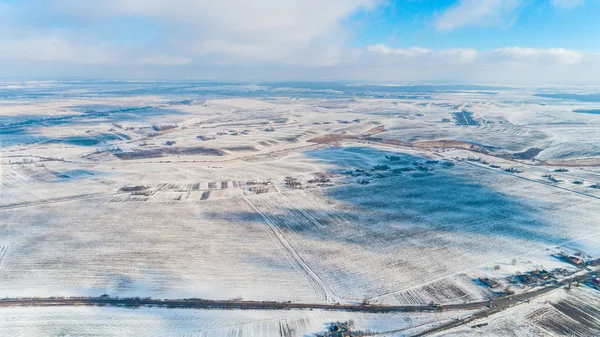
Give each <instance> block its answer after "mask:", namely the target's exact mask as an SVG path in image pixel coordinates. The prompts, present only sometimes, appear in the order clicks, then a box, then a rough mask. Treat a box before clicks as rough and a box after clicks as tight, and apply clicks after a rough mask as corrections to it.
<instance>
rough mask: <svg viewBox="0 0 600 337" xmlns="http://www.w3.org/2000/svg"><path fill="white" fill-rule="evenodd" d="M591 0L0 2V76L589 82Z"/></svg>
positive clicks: (593, 30) (594, 34) (594, 25)
mask: <svg viewBox="0 0 600 337" xmlns="http://www.w3.org/2000/svg"><path fill="white" fill-rule="evenodd" d="M598 18H600V0H439V1H435V0H211V1H209V0H168V1H167V0H0V78H6V79H10V78H19V79H45V78H55V79H68V78H73V79H85V78H90V79H92V78H94V79H95V78H98V79H190V80H191V79H198V80H223V81H231V80H237V81H260V80H269V81H271V80H282V81H289V80H300V81H318V80H339V81H359V82H369V83H414V82H419V83H486V84H488V83H494V84H533V85H547V84H600V83H598V82H599V81H600V80H599V79H600V38H598V37H599V36H600V20H599V19H598Z"/></svg>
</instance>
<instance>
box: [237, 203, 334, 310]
mask: <svg viewBox="0 0 600 337" xmlns="http://www.w3.org/2000/svg"><path fill="white" fill-rule="evenodd" d="M243 199H244V201H245V202H246V203H247V204H248V205H249V206H250V207H251V208H252V209H253V210H254V211H255V212H256V213H258V214H260V216H261V217H262V218H263V220H264V222H265V223H266V224H267V226H268V227H269V229H270V230H271V232H272V234H273V236H274V237H275V238H276V239H277V242H278V243H279V245H280V246H281V247H282V248H283V250H284V251H285V252H286V253H287V255H288V256H289V257H290V260H291V261H292V262H293V263H294V266H295V267H296V268H298V269H299V270H301V271H302V272H304V274H306V275H307V276H308V277H309V279H310V280H311V281H312V282H311V283H313V285H315V286H316V287H317V288H318V289H319V292H321V293H322V294H323V297H325V299H326V301H327V302H329V303H335V302H338V297H337V296H335V295H334V294H333V292H332V291H331V289H330V288H329V286H328V285H327V284H326V283H325V282H324V281H323V280H322V279H321V278H320V277H319V275H317V273H315V272H314V270H312V268H311V267H310V266H309V265H308V263H306V261H304V259H303V258H302V257H301V256H300V254H298V251H296V249H295V248H294V247H292V245H291V244H290V242H289V241H288V240H287V239H286V237H285V236H284V235H283V233H282V232H281V230H280V229H279V227H278V226H277V223H275V221H273V219H272V218H270V217H269V216H268V215H267V214H266V213H265V212H263V211H262V210H260V209H259V208H258V207H256V206H255V205H254V204H253V203H252V202H251V201H250V200H249V199H248V198H247V197H245V196H244V197H243Z"/></svg>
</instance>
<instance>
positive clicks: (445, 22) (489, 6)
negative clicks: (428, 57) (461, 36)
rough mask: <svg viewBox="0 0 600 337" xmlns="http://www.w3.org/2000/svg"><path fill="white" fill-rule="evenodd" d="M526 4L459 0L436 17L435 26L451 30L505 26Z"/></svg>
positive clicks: (514, 0)
mask: <svg viewBox="0 0 600 337" xmlns="http://www.w3.org/2000/svg"><path fill="white" fill-rule="evenodd" d="M526 5H527V1H524V0H459V1H458V2H457V3H456V4H455V5H454V6H452V7H450V8H449V9H447V10H446V11H445V12H443V13H442V14H441V15H440V16H439V17H438V18H437V20H436V21H435V27H436V28H437V29H438V30H441V31H451V30H454V29H456V28H460V27H466V26H483V27H490V26H506V25H510V24H512V23H513V22H514V20H516V18H517V17H518V14H519V12H520V11H521V9H523V7H524V6H526Z"/></svg>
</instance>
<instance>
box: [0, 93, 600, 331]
mask: <svg viewBox="0 0 600 337" xmlns="http://www.w3.org/2000/svg"><path fill="white" fill-rule="evenodd" d="M65 85H66V86H67V87H69V86H73V87H77V85H78V84H72V83H67V84H65ZM103 85H109V84H103ZM110 85H111V86H114V87H110V88H111V89H114V90H113V91H111V92H112V93H110V94H106V93H104V91H103V90H105V89H107V88H102V87H95V86H94V85H91V86H90V87H86V88H87V89H86V90H87V91H85V90H84V91H82V93H81V94H80V95H79V96H78V97H76V98H73V97H71V96H69V95H65V94H64V92H63V91H62V90H63V89H62V88H56V89H55V91H54V92H53V94H52V95H49V96H48V97H46V98H45V99H44V100H39V99H37V98H35V95H34V94H35V91H32V92H30V91H28V90H34V89H23V90H24V91H23V92H21V93H17V94H15V93H14V92H12V91H11V93H10V94H8V93H7V94H6V95H5V96H0V97H2V100H0V111H2V112H3V114H2V119H1V120H0V142H1V143H0V144H1V145H2V147H1V148H0V150H1V152H0V156H1V157H0V160H1V161H2V162H1V164H2V165H1V166H0V167H1V171H0V174H1V177H2V179H1V181H0V183H1V187H0V297H6V298H19V297H53V296H65V297H69V296H101V295H103V294H106V295H108V296H112V297H140V298H146V297H151V298H161V299H185V298H201V299H207V300H217V301H218V300H238V301H277V302H281V303H287V302H290V303H313V304H327V305H335V304H336V303H339V304H344V305H353V304H363V305H369V304H371V305H383V306H403V305H421V306H422V305H430V304H434V305H461V304H469V303H474V302H481V303H485V301H488V300H492V299H498V298H503V297H504V296H510V294H522V293H527V292H528V291H532V290H533V289H537V288H536V287H544V286H548V285H550V284H552V282H562V281H563V280H565V279H566V278H568V277H572V275H580V274H581V273H583V271H585V270H588V269H589V271H595V270H596V268H597V267H598V264H597V261H600V231H599V229H598V228H599V227H598V225H599V222H598V221H599V220H598V216H597V215H598V206H599V203H600V189H598V188H596V187H594V186H598V185H599V184H600V169H599V167H598V164H600V162H599V160H600V148H598V144H600V133H599V132H598V130H599V129H598V123H600V120H597V118H598V116H596V115H594V114H591V113H577V112H574V111H578V110H581V111H583V110H585V111H587V110H590V109H594V108H595V107H594V106H593V103H590V102H570V101H556V102H554V101H552V98H551V97H547V96H539V95H536V94H537V93H536V92H535V91H534V90H533V89H532V90H529V91H528V90H524V89H522V88H520V89H514V88H506V89H499V90H498V92H497V93H494V94H486V93H485V92H484V93H482V92H470V91H465V92H463V93H461V94H460V95H459V94H456V93H454V92H444V91H443V90H442V91H439V89H436V90H434V91H428V89H426V88H425V89H422V90H425V91H424V92H423V93H422V94H421V95H416V96H415V95H411V97H410V98H406V97H395V96H393V95H392V94H390V93H389V92H388V94H389V96H386V97H384V98H382V95H378V94H374V93H373V92H371V91H369V92H367V91H365V92H360V93H357V92H355V91H354V89H352V90H350V89H349V91H348V92H343V91H341V92H339V93H331V92H330V91H323V92H321V91H314V92H311V93H310V94H307V92H305V91H298V92H295V91H293V90H288V91H285V94H284V93H283V92H282V91H281V90H280V89H281V88H279V89H278V88H272V90H269V89H264V90H262V91H256V92H254V91H244V92H245V94H244V95H241V94H240V93H239V92H238V91H234V92H231V91H229V89H227V88H225V87H223V88H221V87H219V86H216V87H213V86H212V85H211V86H209V85H208V84H202V83H197V84H194V85H193V86H192V87H193V88H194V89H193V90H192V89H190V90H186V91H178V89H177V88H178V87H177V85H176V84H169V83H165V84H163V85H164V86H169V85H172V86H173V88H172V90H168V91H163V90H164V87H162V86H160V88H158V87H157V88H156V89H152V86H151V85H150V86H149V89H145V90H147V91H146V92H144V93H143V94H139V95H133V94H129V93H126V94H121V93H120V94H117V93H116V92H119V90H118V89H119V88H122V87H120V86H123V87H129V86H130V85H131V84H126V85H125V84H119V83H114V84H110ZM244 88H245V87H244ZM240 90H242V89H240ZM244 90H246V89H244ZM378 90H382V91H385V90H388V89H386V88H385V87H382V88H379V89H378ZM0 92H1V91H0ZM99 92H102V94H99ZM215 92H217V93H218V94H215ZM515 102H519V103H518V104H517V103H515ZM522 102H524V103H522ZM457 111H460V113H459V112H457ZM584 135H585V136H584ZM584 138H585V139H584ZM584 140H585V141H584ZM582 142H583V143H582ZM582 144H583V145H582ZM575 182H577V183H575ZM524 275H526V276H524ZM563 292H564V290H562V289H556V290H555V291H554V292H552V293H550V294H544V295H543V296H544V297H540V300H539V301H540V302H539V303H538V302H535V303H538V304H539V305H538V304H535V303H534V304H535V305H533V304H532V305H529V304H527V305H526V306H518V307H515V308H511V309H508V311H506V313H504V312H503V313H498V314H495V316H493V317H492V319H491V320H490V321H489V326H488V327H487V328H486V329H491V330H481V331H488V332H489V333H490V334H491V333H496V334H499V335H502V333H507V331H508V332H510V333H512V332H513V330H514V333H515V334H522V335H527V333H528V332H531V331H538V332H539V331H542V332H547V333H549V334H555V335H560V334H564V333H571V334H574V335H578V336H586V335H593V334H594V333H596V332H598V331H600V326H598V325H597V324H596V323H595V320H597V319H598V313H597V312H596V311H594V310H592V309H589V308H590V307H593V306H594V305H596V304H597V303H596V302H594V301H596V297H597V296H599V295H598V290H597V289H595V288H594V287H593V286H592V285H590V284H589V283H586V284H582V285H581V287H578V288H577V289H574V290H573V291H572V292H571V293H568V294H563ZM546 297H547V298H549V299H548V301H549V302H548V303H545V302H544V303H542V299H543V298H546ZM590 301H591V302H590ZM590 303H592V304H590ZM530 304H531V303H530ZM581 306H585V308H587V309H585V310H587V311H589V312H587V311H586V315H587V316H585V317H587V318H585V319H584V320H585V324H583V323H582V324H583V326H582V327H575V326H574V325H573V324H571V323H569V322H573V321H578V320H580V319H583V318H582V317H583V316H581V315H575V314H573V312H575V311H577V310H583V309H581ZM588 309H589V310H588ZM469 310H471V309H469ZM469 310H449V311H444V312H421V313H408V312H405V313H400V312H395V313H386V314H377V313H349V312H343V311H319V310H315V311H308V310H291V311H281V310H279V311H278V310H269V311H266V310H265V311H261V310H255V309H253V310H207V309H201V310H200V309H189V310H188V309H164V308H140V309H137V310H133V309H126V308H99V307H86V308H79V307H73V308H33V307H32V308H23V307H15V308H6V307H3V308H0V322H2V323H0V334H9V335H15V336H18V335H22V336H25V335H27V336H30V335H33V336H35V335H41V334H42V332H41V331H42V329H44V327H47V328H49V329H51V330H52V331H56V334H59V333H61V331H65V333H71V334H76V335H103V336H104V335H116V334H117V332H118V331H123V332H124V333H122V334H119V335H127V333H129V331H131V333H130V335H133V331H134V330H135V325H136V324H140V322H143V324H148V325H149V329H150V330H149V332H148V333H149V334H150V335H156V336H159V335H160V336H162V335H169V334H170V335H174V336H180V335H186V334H187V335H194V336H197V335H199V336H230V335H240V336H246V335H252V334H254V335H260V336H305V335H310V334H314V333H317V332H319V331H320V330H322V328H323V326H324V325H326V324H327V323H330V322H335V321H347V320H349V319H353V320H354V321H356V322H357V326H358V328H359V329H363V330H371V331H378V332H386V333H387V334H388V335H389V336H397V335H412V334H417V333H419V332H421V331H426V330H427V329H429V328H432V327H433V326H435V325H437V324H441V323H444V322H447V321H449V320H451V319H453V318H456V317H464V316H466V315H468V314H470V313H471V312H470V311H469ZM505 314H506V315H505ZM503 315H504V316H503ZM515 315H517V316H518V317H515ZM69 317H73V318H72V319H71V318H69ZM90 320H95V321H94V322H95V323H93V324H91V323H90V324H88V323H86V322H89V321H90ZM521 321H522V322H526V323H523V324H527V326H529V327H531V330H527V331H528V332H524V330H522V327H521V326H520V325H519V324H521V323H519V322H521ZM109 322H116V323H114V325H112V323H110V324H109ZM149 322H151V323H149ZM486 323H488V321H486ZM473 324H479V323H473ZM500 328H502V329H505V330H497V329H500ZM455 329H458V330H448V331H444V332H439V333H441V334H449V335H453V334H459V335H460V334H462V333H466V332H465V330H464V329H467V330H468V331H469V333H477V332H478V331H480V330H477V329H472V328H470V327H468V326H466V327H459V328H455ZM460 329H463V330H460ZM482 329H483V327H482ZM506 329H508V330H506ZM511 329H513V330H511ZM498 331H500V332H498ZM125 332H126V333H125ZM501 332H502V333H501Z"/></svg>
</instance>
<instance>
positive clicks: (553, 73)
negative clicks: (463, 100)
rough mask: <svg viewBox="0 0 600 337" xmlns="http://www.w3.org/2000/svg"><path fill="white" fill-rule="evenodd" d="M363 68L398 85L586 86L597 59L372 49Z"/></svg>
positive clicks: (565, 53)
mask: <svg viewBox="0 0 600 337" xmlns="http://www.w3.org/2000/svg"><path fill="white" fill-rule="evenodd" d="M417 51H419V52H417ZM367 64H369V65H370V67H369V70H370V71H371V76H373V78H378V77H379V78H381V79H384V78H385V79H387V80H394V78H395V79H397V80H399V81H402V80H403V81H427V80H429V81H454V82H456V81H460V82H486V83H500V82H501V83H512V84H516V83H525V84H541V83H544V84H547V83H590V82H593V81H594V78H597V77H598V76H600V54H598V53H586V52H580V51H575V50H568V49H561V48H550V49H534V48H521V47H511V48H502V49H495V50H489V51H476V50H473V49H443V50H427V49H421V48H409V49H395V48H390V47H388V46H385V45H374V46H369V47H367V48H365V50H364V53H363V54H362V56H361V59H360V60H359V61H358V62H357V63H356V64H355V66H356V70H357V71H359V72H361V70H360V69H359V68H361V67H362V66H366V65H367Z"/></svg>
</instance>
